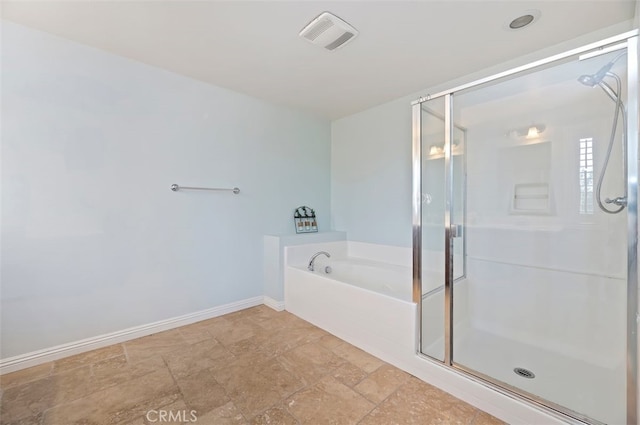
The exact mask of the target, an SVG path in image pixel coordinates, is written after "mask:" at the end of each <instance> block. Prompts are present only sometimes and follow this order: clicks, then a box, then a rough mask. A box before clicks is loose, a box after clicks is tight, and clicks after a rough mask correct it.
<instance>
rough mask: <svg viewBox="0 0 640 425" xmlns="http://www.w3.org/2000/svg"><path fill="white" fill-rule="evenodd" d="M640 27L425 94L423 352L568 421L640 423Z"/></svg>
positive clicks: (419, 214)
mask: <svg viewBox="0 0 640 425" xmlns="http://www.w3.org/2000/svg"><path fill="white" fill-rule="evenodd" d="M637 39H638V37H637V32H630V33H626V34H622V35H620V36H617V37H612V38H610V39H607V40H603V41H602V42H599V43H594V44H592V45H589V46H585V47H583V48H579V49H575V50H573V51H570V52H566V53H563V54H560V55H556V56H554V57H551V58H547V59H544V60H541V61H538V62H535V63H532V64H529V65H525V66H522V67H520V68H517V69H514V70H510V71H506V72H504V73H501V74H498V75H495V76H492V77H488V78H485V79H483V80H480V81H476V82H473V83H469V84H466V85H463V86H460V87H457V88H454V89H452V90H448V91H445V92H442V93H438V94H435V95H430V96H426V97H424V98H421V99H419V100H418V101H416V102H414V104H413V187H414V193H413V198H414V199H413V215H414V226H413V229H414V230H413V232H414V233H413V240H414V253H413V261H414V275H413V276H414V288H413V295H414V301H415V302H417V303H418V304H419V312H420V315H421V317H420V324H421V327H420V341H419V352H420V353H421V354H422V355H423V356H425V357H426V358H429V359H431V360H432V361H436V362H440V363H442V364H443V365H444V366H445V367H451V368H455V369H457V370H459V371H462V372H463V373H466V374H468V375H469V376H470V377H472V379H476V380H481V381H483V382H484V383H485V384H487V385H489V386H493V387H495V388H496V389H499V390H501V391H503V392H504V391H506V392H508V393H511V394H512V395H513V396H514V397H518V398H521V399H525V400H527V401H528V402H530V403H532V404H534V405H535V406H537V407H539V408H541V409H544V410H547V411H549V412H550V413H553V414H560V415H563V417H565V418H566V419H567V420H570V421H581V422H586V423H596V424H597V423H607V424H623V423H626V424H637V423H638V418H637V413H636V412H637V393H638V391H637V323H636V317H637V310H638V308H637V304H638V303H637V297H638V291H637V287H638V271H637V265H638V261H637V243H638V204H637V196H638V192H637V191H638V48H637V43H638V40H637Z"/></svg>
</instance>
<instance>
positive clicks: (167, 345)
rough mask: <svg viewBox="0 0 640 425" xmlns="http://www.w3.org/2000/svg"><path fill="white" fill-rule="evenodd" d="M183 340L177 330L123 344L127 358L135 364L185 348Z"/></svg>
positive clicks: (185, 343)
mask: <svg viewBox="0 0 640 425" xmlns="http://www.w3.org/2000/svg"><path fill="white" fill-rule="evenodd" d="M187 345H188V344H187V342H186V340H185V338H184V337H183V336H182V334H181V333H180V331H179V330H178V329H172V330H170V331H165V332H160V333H157V334H153V335H149V336H145V337H143V338H138V339H134V340H132V341H128V342H125V343H124V347H125V350H126V354H127V358H128V360H129V361H131V362H136V361H139V360H142V359H145V358H147V357H151V356H155V355H157V354H160V355H162V354H167V353H170V352H172V351H176V350H179V349H184V348H185V347H186V346H187Z"/></svg>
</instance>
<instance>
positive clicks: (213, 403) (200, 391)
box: [176, 370, 230, 416]
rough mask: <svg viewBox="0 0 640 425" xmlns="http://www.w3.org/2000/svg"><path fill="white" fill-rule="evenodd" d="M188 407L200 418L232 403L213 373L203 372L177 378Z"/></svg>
mask: <svg viewBox="0 0 640 425" xmlns="http://www.w3.org/2000/svg"><path fill="white" fill-rule="evenodd" d="M176 381H177V383H178V387H180V392H181V393H182V397H183V400H184V402H185V403H186V405H187V406H188V407H189V409H191V410H195V411H196V413H197V415H198V416H201V415H204V414H205V413H207V412H208V411H210V410H213V409H215V408H218V407H220V406H223V405H225V404H226V403H228V402H229V401H230V399H229V397H228V396H227V394H226V392H225V390H224V388H223V387H222V386H221V385H220V384H218V382H217V381H216V379H215V377H214V375H213V373H212V372H211V371H209V370H201V371H200V372H198V373H195V374H192V375H189V376H186V377H179V378H176Z"/></svg>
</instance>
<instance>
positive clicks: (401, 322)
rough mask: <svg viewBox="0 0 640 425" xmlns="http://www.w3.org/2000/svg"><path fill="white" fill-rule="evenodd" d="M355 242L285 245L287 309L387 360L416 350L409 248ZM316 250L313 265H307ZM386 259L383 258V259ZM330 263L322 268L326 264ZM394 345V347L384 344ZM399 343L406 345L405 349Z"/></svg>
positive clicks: (398, 360)
mask: <svg viewBox="0 0 640 425" xmlns="http://www.w3.org/2000/svg"><path fill="white" fill-rule="evenodd" d="M366 245H368V244H358V243H353V242H331V243H326V244H314V245H300V246H293V247H288V248H287V249H286V252H285V263H286V267H285V273H284V292H285V309H286V310H287V311H289V312H291V313H293V314H295V315H297V316H299V317H301V318H302V319H304V320H306V321H308V322H311V323H313V324H314V325H316V326H318V327H320V328H322V329H324V330H326V331H328V332H330V333H332V334H334V335H336V336H338V337H339V338H342V339H344V340H346V341H349V342H350V343H352V344H353V345H356V346H358V347H360V348H362V349H364V350H365V351H367V352H370V353H371V354H373V355H375V356H378V357H380V358H382V359H384V360H386V361H388V362H389V363H392V364H398V363H399V362H400V361H401V357H402V356H404V355H406V354H409V355H413V354H414V353H415V347H416V345H415V344H416V341H415V333H414V332H415V329H416V327H415V326H416V304H414V303H413V302H412V301H411V297H412V292H411V291H412V281H411V253H410V252H409V251H408V250H407V251H406V252H404V251H403V249H399V248H395V247H390V249H389V251H388V252H385V250H384V249H380V248H378V247H372V246H366ZM318 251H327V252H329V253H331V258H326V257H324V256H321V257H318V258H317V259H316V261H315V271H313V272H311V271H309V270H308V269H307V264H308V261H309V258H310V257H311V255H313V254H314V253H315V252H318ZM384 260H386V261H384ZM327 266H329V267H331V272H330V273H326V271H325V268H326V267H327ZM390 347H394V349H393V350H388V348H390ZM398 347H405V348H406V350H403V349H400V350H398Z"/></svg>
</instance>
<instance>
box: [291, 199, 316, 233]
mask: <svg viewBox="0 0 640 425" xmlns="http://www.w3.org/2000/svg"><path fill="white" fill-rule="evenodd" d="M293 222H294V224H295V227H296V233H313V232H317V231H318V222H317V221H316V212H315V211H314V210H313V208H309V207H307V206H304V205H303V206H301V207H298V208H296V210H295V212H294V213H293Z"/></svg>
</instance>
